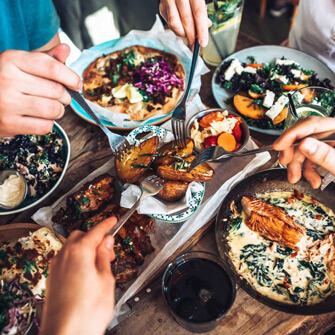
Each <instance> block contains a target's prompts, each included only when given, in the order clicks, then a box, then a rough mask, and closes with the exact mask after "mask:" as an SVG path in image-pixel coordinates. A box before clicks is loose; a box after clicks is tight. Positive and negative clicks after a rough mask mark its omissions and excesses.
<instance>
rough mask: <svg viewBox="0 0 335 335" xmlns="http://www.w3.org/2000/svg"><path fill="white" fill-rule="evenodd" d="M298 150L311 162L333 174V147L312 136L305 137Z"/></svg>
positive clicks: (334, 165)
mask: <svg viewBox="0 0 335 335" xmlns="http://www.w3.org/2000/svg"><path fill="white" fill-rule="evenodd" d="M299 150H300V151H301V152H302V153H303V154H304V155H305V156H306V158H308V159H309V160H310V161H311V162H313V163H315V164H317V165H319V166H321V167H323V168H325V169H326V170H328V171H329V172H331V173H333V174H335V149H334V148H332V147H331V146H330V145H328V144H326V143H323V142H320V141H318V140H316V139H314V138H306V139H305V140H303V141H302V142H301V143H300V144H299Z"/></svg>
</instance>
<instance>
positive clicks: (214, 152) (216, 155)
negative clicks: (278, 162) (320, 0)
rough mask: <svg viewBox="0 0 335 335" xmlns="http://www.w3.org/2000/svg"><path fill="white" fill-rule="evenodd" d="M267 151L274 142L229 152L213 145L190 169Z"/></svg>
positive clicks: (193, 162) (328, 139)
mask: <svg viewBox="0 0 335 335" xmlns="http://www.w3.org/2000/svg"><path fill="white" fill-rule="evenodd" d="M317 136H318V134H314V137H317ZM303 139H304V138H302V139H300V140H299V141H297V142H296V143H294V144H293V145H292V147H296V146H297V145H299V143H300V142H301V141H302V140H303ZM319 141H321V142H331V141H335V134H332V135H330V136H327V137H325V138H322V139H319ZM265 151H274V150H273V148H272V144H270V145H266V146H264V147H261V148H257V149H252V150H247V151H240V152H228V151H226V150H224V149H223V148H221V147H219V146H212V147H209V148H207V149H205V150H204V151H202V152H201V153H200V154H199V155H197V157H196V158H195V159H194V160H193V161H192V162H191V165H190V166H189V168H188V171H191V170H193V169H194V168H195V167H197V166H198V165H199V164H201V163H204V162H212V161H216V160H219V159H224V158H230V157H242V156H248V155H255V154H258V153H260V152H265Z"/></svg>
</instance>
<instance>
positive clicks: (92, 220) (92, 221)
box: [81, 204, 117, 231]
mask: <svg viewBox="0 0 335 335" xmlns="http://www.w3.org/2000/svg"><path fill="white" fill-rule="evenodd" d="M116 210H117V205H116V204H108V205H107V206H106V208H104V209H103V210H102V211H101V212H99V213H98V214H95V215H93V216H91V217H89V218H88V219H86V220H85V221H84V222H83V223H82V224H81V230H83V231H89V230H90V229H92V228H93V227H94V226H95V225H97V224H98V223H99V222H101V221H103V220H104V219H106V218H109V217H111V216H113V215H115V213H116Z"/></svg>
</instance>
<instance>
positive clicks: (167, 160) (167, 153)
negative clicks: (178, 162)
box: [153, 138, 194, 167]
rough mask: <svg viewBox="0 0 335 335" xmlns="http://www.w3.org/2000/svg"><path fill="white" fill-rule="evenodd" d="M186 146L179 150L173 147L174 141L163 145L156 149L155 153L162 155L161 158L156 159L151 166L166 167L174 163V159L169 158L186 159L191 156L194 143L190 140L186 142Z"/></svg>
mask: <svg viewBox="0 0 335 335" xmlns="http://www.w3.org/2000/svg"><path fill="white" fill-rule="evenodd" d="M186 142H187V145H186V147H185V148H182V149H179V148H178V147H177V146H175V145H174V141H172V142H170V143H166V144H164V145H163V146H162V147H161V148H159V149H158V151H157V153H158V154H161V155H163V157H161V158H157V159H155V160H154V162H153V166H155V167H156V166H159V165H168V164H172V163H173V162H174V159H173V158H172V157H171V156H178V157H182V158H185V157H188V156H189V155H192V153H193V149H194V142H193V140H191V139H190V138H188V139H187V140H186Z"/></svg>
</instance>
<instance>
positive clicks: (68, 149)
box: [0, 122, 71, 215]
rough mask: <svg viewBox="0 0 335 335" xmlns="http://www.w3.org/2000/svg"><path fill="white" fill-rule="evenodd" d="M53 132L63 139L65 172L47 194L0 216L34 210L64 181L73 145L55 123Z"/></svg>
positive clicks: (28, 199)
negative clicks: (33, 208)
mask: <svg viewBox="0 0 335 335" xmlns="http://www.w3.org/2000/svg"><path fill="white" fill-rule="evenodd" d="M53 131H55V132H56V133H57V134H58V135H59V136H60V137H61V138H62V139H63V143H64V148H65V154H64V156H65V157H64V159H65V163H64V168H63V171H62V173H61V175H60V176H59V178H58V180H57V181H56V183H55V184H54V185H53V186H52V187H51V188H50V189H49V190H48V191H47V192H45V193H44V194H42V195H41V196H37V197H35V198H31V197H27V199H26V200H25V201H24V202H23V203H22V204H21V205H20V206H19V207H17V208H15V209H11V210H5V209H0V215H9V214H15V213H20V212H23V211H25V210H27V209H29V208H32V207H34V206H36V205H38V204H39V203H41V202H42V201H43V200H45V199H46V198H47V197H48V196H49V195H51V194H52V193H53V192H54V191H55V190H56V188H57V187H58V185H59V184H60V182H61V181H62V179H63V177H64V175H65V172H66V170H67V167H68V165H69V161H70V154H71V145H70V141H69V138H68V137H67V135H66V133H65V130H64V129H63V128H62V127H61V126H60V125H59V124H58V123H56V122H55V123H54V128H53Z"/></svg>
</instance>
